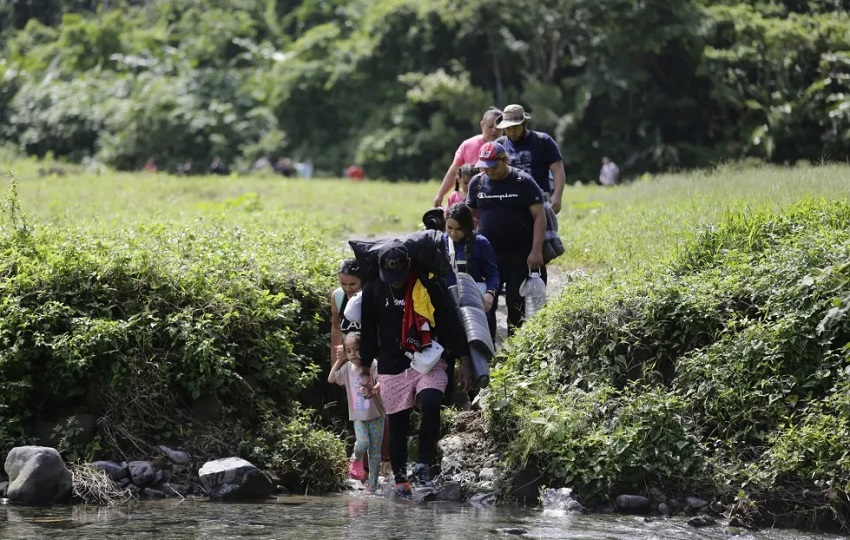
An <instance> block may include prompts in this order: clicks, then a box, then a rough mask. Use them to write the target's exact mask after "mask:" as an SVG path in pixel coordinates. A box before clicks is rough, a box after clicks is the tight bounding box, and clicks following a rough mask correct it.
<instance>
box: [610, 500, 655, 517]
mask: <svg viewBox="0 0 850 540" xmlns="http://www.w3.org/2000/svg"><path fill="white" fill-rule="evenodd" d="M616 501H617V508H618V509H619V510H620V511H621V512H627V513H634V514H640V513H643V512H646V511H648V510H649V508H650V505H651V504H652V501H650V500H649V498H648V497H644V496H643V495H618V496H617V499H616Z"/></svg>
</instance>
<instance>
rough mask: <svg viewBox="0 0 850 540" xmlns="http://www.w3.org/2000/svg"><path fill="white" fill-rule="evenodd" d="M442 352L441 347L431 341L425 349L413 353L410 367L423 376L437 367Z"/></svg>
mask: <svg viewBox="0 0 850 540" xmlns="http://www.w3.org/2000/svg"><path fill="white" fill-rule="evenodd" d="M444 350H445V349H443V346H442V345H440V344H439V343H437V342H436V341H432V342H431V344H430V345H428V346H427V347H424V348H423V349H422V350H419V351H417V352H415V353H413V358H411V359H410V367H412V368H413V369H415V370H416V371H418V372H419V373H422V374H423V375H424V374H426V373H428V372H429V371H431V368H433V367H434V366H435V365H437V362H439V361H440V358H442V356H443V351H444Z"/></svg>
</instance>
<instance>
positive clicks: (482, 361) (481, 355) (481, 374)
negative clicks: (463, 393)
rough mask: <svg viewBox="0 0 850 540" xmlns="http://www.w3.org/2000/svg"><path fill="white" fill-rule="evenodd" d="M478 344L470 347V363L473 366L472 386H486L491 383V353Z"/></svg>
mask: <svg viewBox="0 0 850 540" xmlns="http://www.w3.org/2000/svg"><path fill="white" fill-rule="evenodd" d="M482 349H483V348H482V347H481V346H480V345H478V344H472V345H471V346H470V347H469V364H470V367H471V368H472V387H473V388H486V387H487V385H489V384H490V365H489V363H488V360H489V358H490V355H489V353H488V352H486V351H485V350H482Z"/></svg>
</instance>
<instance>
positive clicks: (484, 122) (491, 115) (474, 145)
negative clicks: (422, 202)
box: [434, 107, 502, 206]
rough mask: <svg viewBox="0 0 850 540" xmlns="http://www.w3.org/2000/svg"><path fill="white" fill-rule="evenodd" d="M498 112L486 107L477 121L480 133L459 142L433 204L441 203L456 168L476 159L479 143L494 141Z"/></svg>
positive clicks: (496, 133)
mask: <svg viewBox="0 0 850 540" xmlns="http://www.w3.org/2000/svg"><path fill="white" fill-rule="evenodd" d="M500 114H502V111H500V110H499V109H497V108H496V107H490V108H489V109H487V111H486V112H485V113H484V117H483V118H481V122H479V123H478V125H479V126H480V127H481V134H480V135H474V136H472V137H470V138H468V139H466V140H465V141H463V142H462V143H460V146H459V147H458V149H457V151H456V152H455V157H454V159H453V160H452V164H451V165H450V166H449V168H448V170H447V171H446V174H445V176H443V182H442V183H441V184H440V188H439V189H438V190H437V196H436V197H434V206H442V205H443V198H444V197H445V196H446V193H448V192H449V190H450V189H451V187H452V183H454V182H455V180H456V179H457V173H458V169H460V167H461V166H462V165H466V164H467V163H475V162H476V161H478V151H479V150H480V149H481V145H483V144H484V143H485V142H489V141H494V140H496V138H497V137H498V136H499V135H501V131H500V130H499V129H497V128H496V126H495V124H496V119H497V118H498V117H499V115H500Z"/></svg>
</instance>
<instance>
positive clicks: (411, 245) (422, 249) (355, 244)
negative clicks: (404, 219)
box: [348, 230, 450, 281]
mask: <svg viewBox="0 0 850 540" xmlns="http://www.w3.org/2000/svg"><path fill="white" fill-rule="evenodd" d="M388 240H390V239H389V238H386V239H383V240H349V241H348V245H350V246H351V249H352V251H354V257H355V258H356V259H357V263H358V265H359V266H360V279H362V280H363V281H371V280H374V279H378V253H379V252H380V251H381V247H382V246H383V245H384V243H385V242H387V241H388ZM398 240H400V241H401V242H402V243H403V244H404V246H405V247H406V248H407V255H408V257H410V263H411V267H412V269H413V271H414V272H415V273H416V274H417V275H419V276H427V274H428V273H433V274H436V275H437V276H444V275H445V274H446V273H447V272H448V271H449V269H450V266H449V256H448V254H447V253H446V246H445V242H443V233H442V232H440V231H433V230H425V231H417V232H414V233H410V234H406V235H404V236H401V237H399V238H398Z"/></svg>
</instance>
